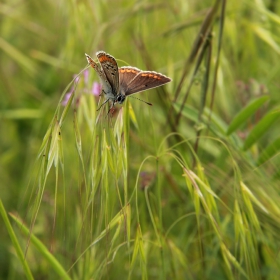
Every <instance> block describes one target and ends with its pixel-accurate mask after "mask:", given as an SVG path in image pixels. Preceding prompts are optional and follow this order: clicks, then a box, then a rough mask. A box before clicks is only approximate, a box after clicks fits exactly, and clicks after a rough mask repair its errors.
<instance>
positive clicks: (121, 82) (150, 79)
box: [85, 51, 171, 112]
mask: <svg viewBox="0 0 280 280" xmlns="http://www.w3.org/2000/svg"><path fill="white" fill-rule="evenodd" d="M85 55H86V58H87V61H88V63H89V64H90V65H91V67H92V68H94V70H95V71H96V73H97V74H98V76H99V78H100V81H101V83H102V92H103V93H104V95H105V98H106V100H105V101H104V102H103V103H102V104H101V106H100V107H99V109H100V108H101V107H102V106H103V105H104V104H106V103H107V102H108V101H109V100H110V101H111V102H112V106H111V107H110V110H111V109H112V108H113V107H114V105H115V103H119V104H122V103H123V102H124V101H125V99H126V97H127V96H130V95H131V94H134V93H137V92H140V91H144V90H148V89H151V88H155V87H159V86H162V85H164V84H167V83H169V82H171V79H170V78H169V77H167V76H165V75H163V74H160V73H157V72H154V71H142V70H140V69H138V68H136V67H131V66H124V67H120V68H119V67H118V64H117V62H116V60H115V58H114V57H113V56H111V55H109V54H108V53H106V52H104V51H99V52H97V53H96V57H97V59H98V62H99V64H98V63H96V62H94V60H93V59H92V58H91V57H90V56H89V55H88V54H85ZM137 99H138V98H137ZM140 100H141V99H140ZM141 101H143V100H141ZM144 102H145V101H144ZM145 103H147V104H148V105H152V104H151V103H148V102H145ZM99 109H98V110H99ZM110 110H109V112H110Z"/></svg>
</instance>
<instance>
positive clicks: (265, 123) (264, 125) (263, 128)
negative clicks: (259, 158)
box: [243, 110, 280, 151]
mask: <svg viewBox="0 0 280 280" xmlns="http://www.w3.org/2000/svg"><path fill="white" fill-rule="evenodd" d="M279 117H280V111H278V110H273V111H272V112H269V113H268V114H267V115H266V116H264V117H263V118H262V119H261V121H260V122H259V123H258V124H257V125H256V126H255V127H254V128H253V129H252V131H251V132H250V134H249V135H248V137H247V139H246V140H245V142H244V146H243V149H244V150H245V151H246V150H247V149H249V148H250V147H251V146H252V145H253V144H254V143H255V142H257V141H258V140H259V139H260V138H261V137H262V136H263V135H264V134H265V133H266V132H267V130H268V129H269V128H270V127H271V126H272V125H273V123H274V122H275V121H277V119H279Z"/></svg>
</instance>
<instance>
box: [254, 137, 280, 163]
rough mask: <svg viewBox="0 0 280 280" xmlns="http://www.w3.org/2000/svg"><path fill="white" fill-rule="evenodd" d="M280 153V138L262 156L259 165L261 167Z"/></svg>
mask: <svg viewBox="0 0 280 280" xmlns="http://www.w3.org/2000/svg"><path fill="white" fill-rule="evenodd" d="M279 151H280V138H277V139H276V140H274V141H273V142H272V143H271V144H270V145H268V146H267V147H266V148H265V149H264V150H263V151H262V153H261V154H260V156H259V158H258V161H257V164H258V165H261V164H263V163H264V162H266V161H267V160H269V159H271V158H272V157H273V156H274V155H276V154H277V153H279Z"/></svg>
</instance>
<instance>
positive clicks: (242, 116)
mask: <svg viewBox="0 0 280 280" xmlns="http://www.w3.org/2000/svg"><path fill="white" fill-rule="evenodd" d="M268 99H269V97H268V96H267V95H265V96H262V97H260V98H257V99H254V100H252V101H251V102H250V103H249V104H248V105H247V106H246V107H245V108H243V109H242V110H241V111H240V112H239V113H238V114H237V115H236V116H235V117H234V118H233V120H232V122H231V124H230V125H229V127H228V130H227V135H230V134H231V133H232V132H234V131H236V129H237V128H239V127H240V126H242V125H243V124H244V122H246V121H247V120H248V118H250V117H251V116H252V115H253V114H254V113H255V112H256V111H257V110H258V109H259V108H260V107H261V106H262V105H263V104H264V103H265V102H266V101H267V100H268Z"/></svg>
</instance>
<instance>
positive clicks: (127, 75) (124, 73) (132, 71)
mask: <svg viewBox="0 0 280 280" xmlns="http://www.w3.org/2000/svg"><path fill="white" fill-rule="evenodd" d="M140 72H141V70H140V69H138V68H136V67H130V66H128V67H127V66H124V67H120V68H119V77H120V92H121V93H122V94H124V95H125V94H126V92H127V90H128V85H129V83H130V82H131V81H132V80H133V79H134V78H135V77H136V76H137V75H138V74H139V73H140Z"/></svg>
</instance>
